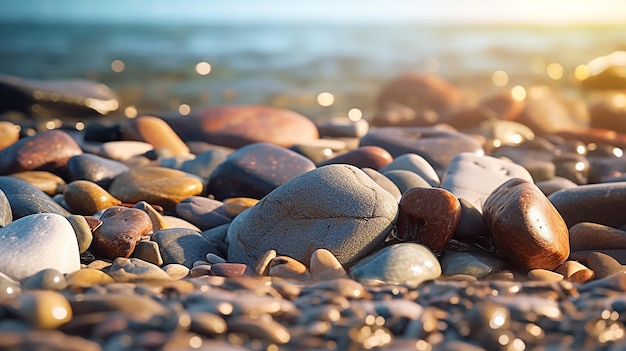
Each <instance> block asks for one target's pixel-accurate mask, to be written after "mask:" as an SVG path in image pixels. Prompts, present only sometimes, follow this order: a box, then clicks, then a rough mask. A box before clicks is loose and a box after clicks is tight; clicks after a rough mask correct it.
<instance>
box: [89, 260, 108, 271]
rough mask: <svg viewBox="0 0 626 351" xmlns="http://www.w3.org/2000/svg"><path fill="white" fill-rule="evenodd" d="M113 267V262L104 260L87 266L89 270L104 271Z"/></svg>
mask: <svg viewBox="0 0 626 351" xmlns="http://www.w3.org/2000/svg"><path fill="white" fill-rule="evenodd" d="M110 266H111V262H108V261H104V260H95V261H93V262H91V263H89V264H88V265H87V268H93V269H104V268H108V267H110Z"/></svg>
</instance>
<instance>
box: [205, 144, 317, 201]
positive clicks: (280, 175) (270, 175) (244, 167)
mask: <svg viewBox="0 0 626 351" xmlns="http://www.w3.org/2000/svg"><path fill="white" fill-rule="evenodd" d="M314 168H315V164H313V162H312V161H311V160H309V159H308V158H306V157H304V156H302V155H300V154H298V153H296V152H294V151H291V150H289V149H285V148H283V147H280V146H277V145H272V144H268V143H255V144H251V145H248V146H245V147H242V148H240V149H239V150H237V151H235V152H234V153H232V154H231V155H230V156H228V158H226V160H225V161H224V162H222V163H221V164H220V165H218V166H217V168H216V169H215V170H214V171H213V173H212V174H211V178H210V180H209V185H208V192H209V193H210V194H213V195H214V196H215V198H216V199H218V200H223V199H225V198H229V197H239V196H243V197H251V198H255V199H260V198H262V197H263V196H265V195H267V194H268V193H269V192H270V191H272V190H274V189H275V188H276V187H278V186H279V185H281V184H283V183H285V182H286V181H288V180H290V179H292V178H293V177H295V176H297V175H300V174H302V173H305V172H308V171H310V170H312V169H314Z"/></svg>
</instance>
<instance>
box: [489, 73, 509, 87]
mask: <svg viewBox="0 0 626 351" xmlns="http://www.w3.org/2000/svg"><path fill="white" fill-rule="evenodd" d="M491 81H492V82H493V85H495V86H497V87H503V86H506V85H507V84H509V75H508V74H507V73H506V72H504V71H495V72H493V74H492V75H491Z"/></svg>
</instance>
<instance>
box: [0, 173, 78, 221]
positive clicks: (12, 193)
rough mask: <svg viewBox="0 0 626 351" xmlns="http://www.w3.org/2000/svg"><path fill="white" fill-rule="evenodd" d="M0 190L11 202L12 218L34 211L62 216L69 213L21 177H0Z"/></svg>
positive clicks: (33, 212)
mask: <svg viewBox="0 0 626 351" xmlns="http://www.w3.org/2000/svg"><path fill="white" fill-rule="evenodd" d="M0 190H2V191H3V192H4V194H5V195H6V197H7V199H8V200H9V203H10V204H11V212H12V214H13V220H16V219H19V218H22V217H24V216H28V215H31V214H35V213H55V214H59V215H61V216H64V217H66V216H69V215H70V213H69V212H68V211H67V210H66V209H64V208H63V207H61V205H59V204H57V203H56V202H54V200H52V198H51V197H50V196H48V195H46V193H44V192H43V191H41V190H39V189H38V188H37V187H35V186H34V185H32V184H30V183H28V182H25V181H23V180H21V179H17V178H13V177H8V176H2V177H0Z"/></svg>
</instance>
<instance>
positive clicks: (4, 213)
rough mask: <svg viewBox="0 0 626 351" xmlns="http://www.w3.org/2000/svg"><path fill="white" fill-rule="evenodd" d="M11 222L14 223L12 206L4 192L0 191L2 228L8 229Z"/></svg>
mask: <svg viewBox="0 0 626 351" xmlns="http://www.w3.org/2000/svg"><path fill="white" fill-rule="evenodd" d="M11 222H13V214H12V213H11V204H10V203H9V199H8V198H7V196H6V195H5V194H4V191H2V190H0V228H2V227H6V225H7V224H9V223H11Z"/></svg>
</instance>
